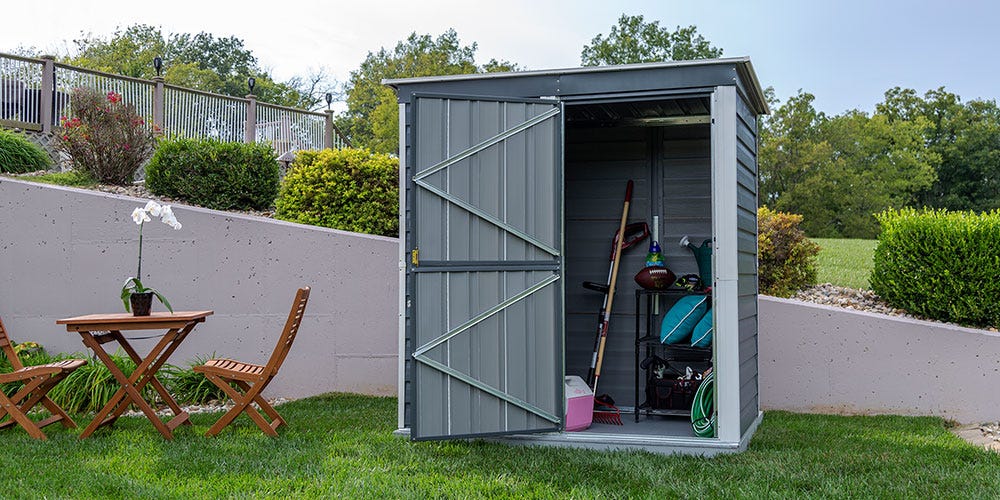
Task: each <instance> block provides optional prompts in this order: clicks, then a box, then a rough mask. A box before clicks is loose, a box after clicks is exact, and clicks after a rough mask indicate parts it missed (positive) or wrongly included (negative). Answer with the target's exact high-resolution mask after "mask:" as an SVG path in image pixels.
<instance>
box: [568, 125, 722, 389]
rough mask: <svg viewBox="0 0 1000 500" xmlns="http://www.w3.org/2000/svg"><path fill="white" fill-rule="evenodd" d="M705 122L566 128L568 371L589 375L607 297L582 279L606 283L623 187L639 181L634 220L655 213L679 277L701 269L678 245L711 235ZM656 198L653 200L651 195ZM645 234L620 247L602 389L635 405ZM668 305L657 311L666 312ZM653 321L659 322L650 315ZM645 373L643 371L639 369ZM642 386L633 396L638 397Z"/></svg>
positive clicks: (650, 219)
mask: <svg viewBox="0 0 1000 500" xmlns="http://www.w3.org/2000/svg"><path fill="white" fill-rule="evenodd" d="M709 133H710V130H709V127H708V126H707V125H702V126H683V127H661V128H653V127H645V128H640V127H614V128H582V129H573V128H571V129H568V130H567V131H566V153H565V158H566V160H565V161H566V170H565V176H566V194H565V199H566V214H565V220H566V237H565V238H566V240H565V255H566V283H565V287H566V312H567V315H566V374H567V375H580V376H581V377H585V376H586V374H587V371H588V368H589V367H590V360H591V355H592V353H593V349H594V338H595V335H596V333H597V321H598V314H597V313H598V311H599V310H600V308H601V303H602V299H603V296H602V295H601V294H599V293H597V292H593V291H590V290H586V289H584V288H583V287H582V286H581V283H582V282H583V281H594V282H605V281H606V280H607V277H608V269H609V266H610V261H609V257H610V252H611V238H612V236H613V235H614V233H615V231H617V230H618V223H619V221H620V218H621V211H622V203H623V201H624V195H625V184H626V182H627V181H628V179H632V180H633V181H634V182H635V191H634V193H633V199H632V205H631V208H630V211H629V214H630V215H629V221H630V222H640V221H646V222H648V223H649V224H650V225H652V222H653V215H654V214H659V215H660V219H661V224H660V235H661V238H660V239H661V241H660V243H661V246H662V247H663V250H664V256H665V259H666V263H667V266H668V267H669V268H670V269H671V270H672V271H674V272H675V273H677V274H678V275H681V274H685V273H697V272H698V266H697V263H696V262H695V260H694V257H693V256H692V255H691V252H690V251H689V250H687V249H683V248H681V247H680V246H679V245H678V244H677V242H678V241H679V240H680V238H681V236H684V235H690V236H691V239H692V241H697V242H699V243H700V242H701V240H702V239H704V238H709V237H711V232H712V221H711V215H712V210H711V162H710V144H709ZM651 200H652V201H651ZM648 244H649V240H647V241H644V242H643V243H642V244H640V245H638V246H636V247H633V248H632V249H629V250H627V251H626V253H625V256H624V259H623V260H622V263H621V266H620V268H619V276H618V287H617V292H616V294H615V301H614V307H613V309H612V318H611V322H610V325H609V331H608V340H607V345H606V347H605V359H604V363H603V366H602V373H601V379H600V385H599V387H598V392H599V393H608V394H610V395H611V396H612V397H613V398H614V399H615V401H616V403H618V404H619V405H623V406H633V405H634V404H636V401H634V399H635V398H634V394H635V389H634V384H635V378H634V376H635V375H634V374H635V342H634V341H635V290H636V289H638V288H639V287H638V285H636V284H635V281H634V280H633V276H635V273H636V272H638V271H639V269H642V268H643V267H644V266H645V263H644V262H645V259H646V251H647V249H648ZM667 308H668V304H667V303H666V302H664V303H663V305H662V306H661V308H660V314H661V316H662V314H663V313H664V312H665V311H666V309H667ZM653 324H654V328H658V327H659V320H656V321H654V322H653ZM640 379H642V375H640ZM643 397H644V394H643V388H642V387H640V390H639V399H640V401H638V403H642V399H643Z"/></svg>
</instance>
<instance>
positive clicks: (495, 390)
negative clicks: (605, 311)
mask: <svg viewBox="0 0 1000 500" xmlns="http://www.w3.org/2000/svg"><path fill="white" fill-rule="evenodd" d="M421 99H427V100H434V99H438V100H447V101H449V102H451V101H460V102H495V103H499V104H502V105H505V104H507V103H510V104H541V105H548V106H551V107H550V108H549V109H548V110H546V111H544V112H542V113H539V114H536V115H535V116H532V117H530V118H526V119H525V120H524V121H522V122H520V123H512V124H507V123H506V115H504V117H505V118H504V126H503V127H502V130H501V131H500V132H499V133H497V134H495V135H493V136H492V137H489V138H486V139H483V140H479V141H478V143H475V144H473V145H472V146H470V147H467V148H465V149H463V150H461V151H458V152H452V151H450V150H449V151H447V152H446V157H445V158H443V159H441V160H440V161H437V162H435V163H433V164H430V165H421V164H418V160H417V159H418V158H419V156H418V154H417V152H416V150H417V149H418V148H419V139H418V137H417V135H418V134H419V133H420V131H419V130H416V127H413V128H412V129H411V130H414V132H413V135H412V136H411V140H412V143H411V146H412V156H411V158H412V159H413V161H412V168H411V169H408V170H409V172H408V173H407V174H406V177H407V179H406V183H407V185H408V187H409V192H410V193H411V195H412V196H413V197H414V198H416V196H417V193H418V192H427V193H430V194H432V195H434V196H436V197H438V198H439V199H442V200H445V201H446V206H447V207H455V208H457V209H460V210H462V211H464V212H465V213H467V214H469V215H470V217H471V218H475V220H479V221H482V222H485V223H487V224H488V225H491V226H493V227H494V228H497V229H499V230H500V231H501V235H502V237H503V238H507V237H511V238H514V239H517V240H520V241H522V242H524V243H527V244H528V245H530V247H533V248H534V249H537V250H538V251H540V252H536V253H538V254H540V255H543V256H545V258H536V259H527V260H479V259H468V260H452V259H450V258H439V259H436V260H434V261H426V260H423V259H422V257H421V256H420V254H419V248H416V246H417V245H418V243H417V242H415V241H406V242H405V244H406V245H407V246H408V248H407V252H408V253H409V254H410V255H409V257H410V258H409V259H408V262H406V265H407V273H406V281H407V283H406V289H407V290H408V291H409V293H410V297H411V301H412V306H411V307H409V308H408V309H409V310H410V316H411V318H410V320H411V324H412V325H413V326H412V327H411V328H413V329H414V330H413V331H412V332H411V333H410V334H409V337H410V338H411V339H413V340H414V341H415V340H416V332H415V329H416V328H417V322H416V320H415V317H416V315H417V314H418V311H417V309H418V307H417V304H418V301H420V300H425V301H427V300H432V299H434V297H427V298H421V297H418V294H417V287H416V285H415V282H416V280H417V276H418V275H421V274H423V273H438V274H444V275H446V276H450V274H449V273H474V272H495V273H497V274H498V276H500V278H499V279H501V280H503V279H506V278H505V276H507V273H524V274H525V277H527V276H529V275H530V274H531V273H532V272H535V273H544V272H546V271H548V272H550V273H551V274H548V275H547V276H545V277H544V278H542V279H540V280H537V281H535V280H534V279H532V280H529V281H534V282H533V283H528V286H527V287H526V288H525V289H523V290H510V291H508V292H509V295H507V296H505V297H503V300H502V301H500V302H499V303H497V304H496V305H494V306H493V307H489V308H487V309H485V310H481V311H479V312H478V313H477V314H473V315H472V316H471V317H469V318H467V319H466V320H465V321H462V322H461V324H459V325H458V326H451V320H450V318H446V324H447V328H446V331H442V332H437V333H436V334H435V335H434V338H432V339H430V340H428V339H427V338H424V339H423V340H422V344H421V345H417V344H416V343H415V342H414V345H413V352H412V353H409V356H408V357H409V358H410V360H411V369H412V371H411V374H412V379H411V380H412V381H413V391H412V409H413V413H412V414H411V415H412V419H411V421H410V426H411V429H410V430H411V437H412V438H413V439H415V440H420V439H447V438H461V437H481V436H491V435H506V434H525V433H532V432H551V431H558V430H561V429H562V426H563V420H562V415H563V414H564V412H565V408H564V407H563V406H564V405H563V394H562V392H563V381H562V378H563V377H562V372H563V369H564V368H563V357H564V352H563V350H564V347H563V336H564V334H563V324H564V321H565V320H564V318H563V317H562V315H563V305H562V301H563V292H562V280H561V278H562V276H563V272H562V271H563V262H562V244H563V235H562V231H563V228H562V225H563V221H562V218H563V201H562V189H563V185H562V183H563V179H562V168H563V161H562V146H563V144H562V142H563V141H562V103H561V102H560V101H558V100H553V99H516V98H505V97H483V96H465V95H445V94H427V93H419V94H414V95H413V100H412V101H411V105H412V106H413V114H412V116H413V123H414V124H416V123H418V117H419V114H420V102H421ZM504 109H506V108H504ZM447 113H449V114H448V117H447V119H446V120H447V121H446V122H444V123H442V124H441V125H442V126H443V127H444V128H445V130H450V128H449V127H450V126H451V124H450V108H449V111H448V112H447ZM402 120H403V118H402V117H401V118H400V121H401V122H402ZM550 121H551V123H553V124H554V125H553V131H554V134H555V137H554V138H553V139H552V142H551V144H552V148H553V149H552V151H551V154H552V155H553V156H552V158H551V165H552V168H553V169H554V171H553V172H552V175H553V177H554V179H553V181H554V182H553V189H554V192H553V193H551V194H550V196H551V200H543V201H550V202H551V203H553V206H552V210H553V218H554V220H553V221H552V224H554V228H555V233H556V234H554V235H551V234H550V235H548V236H549V241H542V240H543V239H544V238H539V237H536V235H533V234H530V231H525V230H522V229H520V228H518V227H515V226H514V225H512V224H509V223H507V221H505V220H503V217H497V216H495V215H494V214H491V213H490V212H489V211H488V210H483V209H480V208H479V207H477V206H475V204H474V203H472V202H470V201H468V200H464V199H462V198H461V197H460V196H457V195H453V194H452V193H450V192H449V189H448V188H447V186H446V187H444V188H442V187H441V186H438V185H435V184H434V183H433V182H432V181H430V178H431V177H432V176H434V175H435V174H438V173H439V172H443V171H446V170H447V169H449V168H461V167H460V166H459V165H461V163H462V161H463V160H466V159H470V158H473V157H474V156H475V155H477V154H478V153H480V152H483V151H486V150H488V149H489V148H491V147H492V146H493V145H496V144H505V141H507V140H508V139H510V138H513V137H516V136H518V135H519V134H527V133H528V132H527V131H529V130H530V129H531V128H532V127H535V126H536V125H539V124H543V123H546V122H550ZM448 133H450V132H448ZM402 142H403V140H401V143H402ZM526 144H527V143H526ZM526 148H527V146H526ZM401 175H402V173H401ZM544 197H545V196H543V198H544ZM408 205H410V215H411V219H412V220H411V226H410V227H409V230H410V231H411V233H410V234H411V236H412V239H414V240H416V239H417V228H418V226H419V225H420V215H419V214H418V213H417V212H418V209H417V205H418V203H416V202H415V201H414V202H413V203H408ZM447 224H450V222H449V223H446V225H447ZM401 228H404V226H401ZM404 230H405V229H404ZM449 231H450V230H449ZM505 241H506V240H505ZM401 257H405V256H401ZM536 276H537V274H536ZM550 288H551V290H553V291H552V292H551V294H552V296H553V297H554V299H555V300H553V301H552V302H553V303H551V304H545V303H544V302H543V303H542V306H543V307H548V306H551V307H552V308H553V311H554V315H555V318H556V325H553V326H554V328H553V329H552V332H549V333H551V335H552V341H553V342H554V344H555V349H554V352H553V359H551V360H549V362H551V366H552V370H551V371H552V375H551V376H552V380H551V382H552V388H551V389H552V391H553V393H552V394H554V396H555V399H554V400H549V401H548V405H547V406H548V407H547V408H541V407H539V406H538V405H536V404H535V403H534V402H533V401H528V400H526V399H525V398H522V397H518V396H515V395H513V394H509V393H507V392H505V389H504V388H501V387H496V386H495V384H494V385H491V384H488V383H485V382H483V381H481V380H478V379H477V378H476V377H474V376H472V375H470V374H467V373H463V372H461V371H460V370H456V369H454V368H453V367H451V366H448V365H449V363H442V362H440V361H439V360H435V359H433V358H432V357H431V356H429V355H428V354H429V353H430V351H432V350H434V349H436V348H439V347H440V346H442V345H444V344H446V343H447V342H448V341H450V340H452V339H455V338H456V337H458V336H460V335H466V334H470V333H471V331H472V330H473V329H474V327H475V326H476V325H477V324H479V323H480V322H482V321H485V320H487V319H488V318H490V317H492V316H494V315H496V314H498V313H500V312H502V311H504V310H505V309H507V308H508V307H510V306H512V305H514V304H517V303H518V302H521V301H525V300H527V299H529V298H530V297H531V296H532V295H533V294H535V293H536V292H539V291H542V290H546V289H550ZM445 298H446V300H448V299H447V297H445ZM539 333H547V332H534V334H536V335H537V334H539ZM505 342H506V339H505ZM504 362H506V361H504ZM539 363H541V364H545V362H544V361H539ZM422 367H423V369H422ZM425 369H430V370H434V371H435V372H438V373H441V374H444V375H446V376H447V380H448V381H449V384H450V383H451V381H456V382H457V383H459V384H466V385H468V386H469V387H471V388H472V389H474V390H476V391H479V392H477V395H478V396H479V397H487V398H488V397H493V398H496V399H497V400H499V402H500V404H501V405H510V407H516V408H520V409H521V410H524V411H526V412H527V413H528V414H530V415H534V416H535V417H540V418H539V419H537V420H533V419H528V420H529V421H530V422H532V424H531V425H523V426H521V427H519V428H513V429H511V428H504V429H496V430H492V431H488V432H465V433H458V434H456V433H452V431H451V430H450V426H449V428H448V429H447V430H446V431H445V432H443V433H440V432H439V433H432V431H428V432H427V433H425V432H423V431H422V429H421V426H420V425H419V422H420V419H421V396H420V389H419V388H420V387H421V386H420V383H421V382H420V378H421V376H420V372H422V371H425ZM503 369H504V370H505V371H506V370H508V366H507V365H505V366H504V368H503ZM427 373H430V372H427ZM449 394H450V393H449ZM449 394H445V397H448V398H449V402H448V409H447V412H448V414H447V415H448V418H449V419H450V418H451V415H452V413H451V412H452V411H453V410H452V408H451V403H450V396H449ZM553 405H554V406H553ZM459 411H460V410H459ZM459 418H461V417H460V416H459Z"/></svg>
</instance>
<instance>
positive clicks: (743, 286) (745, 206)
mask: <svg viewBox="0 0 1000 500" xmlns="http://www.w3.org/2000/svg"><path fill="white" fill-rule="evenodd" d="M736 111H737V113H736V114H737V117H736V138H737V144H736V161H737V166H736V180H737V184H738V186H737V193H736V203H737V214H736V217H737V223H736V226H737V232H738V234H737V252H738V254H737V259H738V262H737V266H738V269H739V278H738V285H737V287H738V293H739V332H740V344H739V360H740V433H741V434H743V433H745V432H746V431H747V429H749V428H750V426H751V425H752V424H753V422H754V419H756V418H757V413H758V412H759V410H760V401H759V394H758V381H757V116H756V114H755V113H754V112H753V111H751V109H750V107H749V106H748V105H747V103H746V101H745V98H744V97H743V96H742V94H739V93H738V97H737V99H736Z"/></svg>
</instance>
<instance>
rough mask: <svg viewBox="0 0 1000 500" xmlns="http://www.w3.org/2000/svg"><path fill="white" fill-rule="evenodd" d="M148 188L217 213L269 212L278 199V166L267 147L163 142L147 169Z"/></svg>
mask: <svg viewBox="0 0 1000 500" xmlns="http://www.w3.org/2000/svg"><path fill="white" fill-rule="evenodd" d="M146 187H147V188H149V190H150V191H151V192H153V193H154V194H158V195H161V196H169V197H171V198H176V199H179V200H184V201H187V202H189V203H192V204H194V205H200V206H203V207H207V208H213V209H216V210H267V209H269V208H271V207H272V206H273V205H274V198H275V196H277V194H278V162H277V160H276V159H275V155H274V150H273V149H271V147H270V146H269V145H267V144H243V143H236V142H221V141H216V140H202V139H175V140H163V141H160V145H159V147H157V148H156V153H155V154H154V155H153V159H152V161H150V162H149V165H148V166H147V167H146Z"/></svg>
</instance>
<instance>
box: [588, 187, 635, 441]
mask: <svg viewBox="0 0 1000 500" xmlns="http://www.w3.org/2000/svg"><path fill="white" fill-rule="evenodd" d="M631 203H632V181H631V180H629V181H628V184H627V185H626V187H625V205H624V207H623V208H622V220H621V223H620V224H619V226H618V234H619V235H620V237H619V238H617V240H616V241H615V252H614V254H613V257H614V259H613V260H612V264H611V280H610V281H609V282H608V294H607V295H606V296H605V301H604V311H603V312H602V314H601V323H600V325H599V327H598V334H599V337H598V339H599V340H598V345H597V349H596V350H595V352H594V360H593V362H592V363H591V366H592V367H593V370H592V375H591V380H590V383H591V386H590V388H591V389H593V391H594V394H595V395H596V394H597V381H598V380H599V379H600V378H601V365H602V364H604V345H605V344H606V342H607V340H608V323H609V322H610V321H611V304H612V302H613V301H614V298H615V284H616V283H617V281H618V265H619V264H621V260H622V259H621V256H622V245H623V244H624V240H625V222H626V221H627V220H628V207H629V204H631ZM594 421H595V422H600V423H604V424H613V425H623V424H622V412H621V410H619V409H618V407H617V406H615V401H614V400H613V399H611V396H609V395H607V394H602V395H600V396H595V397H594Z"/></svg>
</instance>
